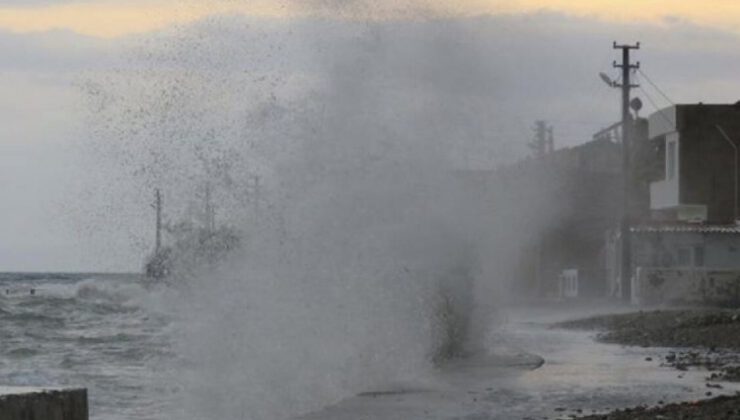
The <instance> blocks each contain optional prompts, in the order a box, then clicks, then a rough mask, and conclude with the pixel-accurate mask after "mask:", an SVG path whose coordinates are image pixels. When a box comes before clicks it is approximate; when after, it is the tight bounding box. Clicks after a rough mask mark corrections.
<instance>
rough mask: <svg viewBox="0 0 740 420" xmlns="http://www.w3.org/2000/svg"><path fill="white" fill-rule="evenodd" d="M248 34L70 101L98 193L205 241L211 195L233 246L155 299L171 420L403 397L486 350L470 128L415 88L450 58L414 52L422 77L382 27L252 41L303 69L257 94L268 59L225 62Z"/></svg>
mask: <svg viewBox="0 0 740 420" xmlns="http://www.w3.org/2000/svg"><path fill="white" fill-rule="evenodd" d="M255 31H256V32H259V31H260V29H258V28H257V29H255V26H254V24H245V23H244V22H242V21H241V20H240V19H239V18H234V17H227V18H223V19H216V18H214V19H210V20H208V21H206V22H201V23H198V24H196V25H194V27H192V28H189V30H186V31H184V32H182V33H179V34H177V35H176V36H174V38H170V39H169V41H168V42H165V43H164V45H169V47H167V48H164V49H159V50H157V49H155V50H154V51H153V52H151V53H150V54H149V55H145V59H144V60H143V63H144V64H136V63H134V64H131V65H130V67H133V68H134V69H133V70H131V69H130V70H129V71H126V72H118V73H116V74H115V75H114V76H111V75H103V76H102V79H100V80H91V81H90V82H89V83H86V84H83V85H82V86H83V88H84V89H85V90H86V92H88V93H89V95H90V98H91V104H92V106H91V109H93V113H92V117H93V123H92V124H91V127H93V128H94V129H95V130H97V131H96V134H97V135H96V137H97V138H104V139H105V140H106V141H105V142H100V143H95V145H94V147H93V149H96V150H97V151H99V152H101V153H99V154H98V156H102V157H104V158H105V161H106V162H110V163H111V164H110V165H109V166H107V167H106V168H105V170H106V171H108V173H109V174H114V175H115V177H116V178H115V179H117V180H121V182H122V183H127V184H126V185H127V188H131V187H132V186H136V185H138V186H139V195H140V196H141V195H146V194H147V192H148V191H150V190H152V189H153V188H155V187H156V188H159V189H161V190H162V191H163V192H164V194H165V197H166V199H165V202H166V213H167V216H168V218H169V221H170V225H171V226H172V225H174V224H177V223H180V222H181V221H183V220H184V221H186V222H187V223H192V224H196V225H197V224H199V223H202V220H203V217H202V216H203V215H202V211H203V210H202V209H203V191H204V188H205V186H208V188H209V191H211V192H212V196H211V197H212V199H213V201H214V205H215V207H216V219H217V224H218V225H219V226H222V227H224V228H227V229H229V230H230V231H233V232H237V233H238V235H239V237H240V240H239V244H240V246H239V247H234V248H233V249H231V250H230V252H229V253H228V255H224V256H223V258H221V259H219V261H218V262H212V261H211V262H209V263H208V264H200V263H198V264H193V262H194V261H198V259H197V258H183V259H181V260H180V262H179V263H178V267H176V270H175V274H174V275H173V276H172V278H171V279H169V282H170V283H171V284H172V285H173V286H172V287H173V288H175V289H177V290H178V293H177V294H176V295H175V296H176V297H175V298H174V299H173V300H171V301H170V302H171V303H172V306H171V307H172V308H173V310H174V311H175V313H176V316H177V317H178V318H179V319H180V322H179V334H178V336H177V337H178V342H179V345H178V348H179V354H181V356H182V357H183V359H184V360H186V361H187V363H186V364H185V365H184V366H185V368H184V369H183V373H182V376H181V377H180V379H179V380H178V381H179V382H180V385H181V386H182V389H183V391H182V392H181V397H182V401H183V402H182V404H181V407H183V408H184V410H183V413H180V414H181V415H182V416H185V417H186V418H193V419H203V418H248V419H280V418H286V417H290V416H293V415H297V414H299V413H303V412H306V411H310V410H314V409H318V408H320V407H322V406H325V405H326V404H330V403H332V402H336V401H338V400H340V399H342V398H345V397H348V396H351V395H353V394H356V393H360V392H363V391H372V390H382V389H385V388H387V387H392V386H393V384H394V383H399V382H409V381H419V380H421V378H423V377H424V376H425V375H426V374H427V373H428V372H430V371H431V370H432V369H434V365H435V363H441V362H443V361H444V359H446V358H449V357H455V356H462V355H466V354H468V353H470V352H472V351H482V350H484V348H483V345H482V344H481V343H482V342H483V336H484V335H485V329H486V326H487V325H488V318H489V316H490V314H491V310H490V308H491V307H493V306H494V302H495V300H496V298H497V297H496V292H497V290H496V287H495V283H496V281H497V279H496V278H495V275H494V273H495V271H494V270H493V269H491V262H490V260H491V254H490V253H491V252H493V251H494V249H495V247H494V246H492V244H491V242H492V240H491V237H492V236H493V233H494V226H495V224H494V223H493V214H492V209H491V207H490V204H491V201H492V198H491V196H490V190H489V189H487V187H486V186H485V185H483V186H481V185H480V183H478V182H475V180H471V172H470V171H468V170H467V169H468V168H466V167H465V165H464V164H462V163H464V162H461V160H460V152H461V150H464V149H465V145H466V143H467V142H468V138H467V137H468V136H470V139H471V140H472V141H477V140H478V139H477V138H475V136H474V135H472V133H470V132H469V130H470V126H466V122H467V121H471V122H472V121H473V120H475V119H476V118H478V117H473V116H468V115H467V114H465V113H461V112H460V111H459V110H458V109H455V104H463V102H464V99H463V98H464V95H461V94H456V93H455V92H454V87H455V83H454V80H445V77H446V75H445V73H439V71H438V69H435V70H431V67H435V66H436V65H437V64H440V65H441V64H443V61H444V59H443V58H442V57H441V56H440V54H441V53H444V51H447V50H448V48H449V45H448V44H447V43H442V44H440V48H441V49H440V50H436V49H435V44H434V43H432V44H429V43H426V42H422V44H421V46H422V47H423V48H421V50H424V51H426V54H428V55H427V56H425V57H426V58H427V60H428V62H426V63H424V64H421V65H420V64H419V63H418V62H417V61H416V60H417V59H418V58H419V55H418V54H417V55H415V56H414V57H412V60H409V58H408V55H407V54H406V53H407V52H408V51H409V49H410V48H414V45H415V43H417V42H419V40H418V38H416V37H407V38H406V39H405V40H404V43H405V44H404V45H402V46H401V48H399V46H398V45H396V44H394V42H395V41H396V38H395V35H396V31H397V29H396V28H394V27H393V26H390V25H387V24H382V23H377V24H358V23H356V22H340V23H337V24H336V25H335V26H334V27H331V28H330V29H329V30H327V31H326V32H323V33H321V37H318V33H317V32H316V31H315V27H314V26H312V24H311V22H299V23H297V24H296V25H295V26H294V27H291V28H289V29H288V30H284V31H283V32H278V34H277V35H274V37H275V38H273V39H269V40H266V41H265V40H263V43H264V42H266V43H267V44H269V45H272V46H273V47H275V51H300V52H301V54H299V55H296V56H290V57H289V58H287V59H286V58H281V59H279V60H277V61H278V62H283V63H285V62H290V63H291V67H290V68H291V71H286V69H285V68H283V67H280V66H278V67H280V68H279V69H278V70H279V71H276V72H275V73H273V74H270V76H269V77H266V78H265V77H263V76H261V74H265V73H267V74H269V73H270V72H269V69H270V66H271V65H273V64H274V62H275V58H274V57H273V56H272V55H268V56H266V57H265V59H264V62H263V61H260V60H259V59H257V58H255V56H254V55H249V56H248V58H245V57H244V56H240V55H231V54H229V53H228V52H229V51H238V50H240V49H239V48H243V47H239V48H237V49H236V50H234V48H236V47H235V45H237V43H244V42H245V39H246V38H249V37H250V36H252V37H253V36H254V32H255ZM240 33H244V37H245V39H240V38H239V37H238V36H237V35H238V34H240ZM327 40H328V41H329V42H330V47H327V45H326V44H324V43H323V42H324V41H327ZM206 45H207V46H211V47H213V48H205V47H204V46H206ZM239 45H241V44H239ZM255 45H257V46H256V47H255V48H262V47H264V45H263V44H260V43H259V42H257V43H256V44H255ZM307 52H310V53H307ZM458 54H459V51H458ZM253 60H257V61H253ZM266 63H270V64H266ZM412 67H417V68H418V70H419V71H420V72H421V73H420V75H421V76H423V77H421V78H420V79H418V80H416V79H414V78H413V77H411V73H413V72H412V71H410V68H412ZM245 69H246V70H245ZM449 76H450V77H452V78H453V79H457V78H458V77H459V75H457V74H450V75H449ZM101 80H102V82H101ZM464 87H465V86H464ZM466 88H467V87H466ZM451 89H453V90H452V91H451ZM96 121H97V124H96ZM463 161H464V160H463ZM126 177H128V179H126ZM257 180H258V181H259V183H257V182H256V181H257ZM131 189H132V190H135V188H131ZM114 191H115V190H114ZM114 195H115V194H114ZM112 200H121V198H120V197H112ZM170 239H171V238H170ZM477 303H479V304H480V305H477Z"/></svg>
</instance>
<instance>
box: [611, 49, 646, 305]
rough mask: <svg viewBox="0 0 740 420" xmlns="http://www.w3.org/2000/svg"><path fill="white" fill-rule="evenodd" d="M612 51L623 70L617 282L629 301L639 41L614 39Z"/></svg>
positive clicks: (630, 295) (630, 294)
mask: <svg viewBox="0 0 740 420" xmlns="http://www.w3.org/2000/svg"><path fill="white" fill-rule="evenodd" d="M614 49H615V50H622V64H617V62H616V61H615V62H614V67H615V68H619V69H621V70H622V83H621V84H615V86H616V87H621V88H622V194H623V197H622V220H621V222H620V232H621V238H622V241H621V242H622V250H621V251H622V252H621V255H622V261H621V262H622V264H621V270H620V281H621V285H622V299H624V300H626V301H628V302H629V301H630V300H631V298H632V240H631V239H632V238H631V234H630V224H631V217H630V215H631V212H630V207H631V205H630V191H631V190H632V171H631V162H630V160H631V159H630V153H631V147H630V146H631V141H632V131H633V123H632V114H630V90H631V89H632V88H636V87H639V86H638V85H633V84H632V83H631V82H630V76H631V73H632V70H633V69H639V68H640V63H639V62H638V63H636V64H632V63H631V61H630V51H631V50H639V49H640V43H639V42H638V43H637V44H635V45H618V44H617V43H616V42H614Z"/></svg>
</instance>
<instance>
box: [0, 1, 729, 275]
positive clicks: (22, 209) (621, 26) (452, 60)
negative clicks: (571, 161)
mask: <svg viewBox="0 0 740 420" xmlns="http://www.w3.org/2000/svg"><path fill="white" fill-rule="evenodd" d="M214 16H221V17H223V16H229V19H224V18H218V19H214ZM240 22H241V23H240ZM367 22H373V25H375V26H373V28H374V29H373V30H370V31H369V30H367V27H368V24H367ZM295 28H299V29H297V30H296V31H297V32H300V33H304V34H305V33H309V34H311V36H310V38H312V39H313V40H314V43H313V44H310V45H311V48H307V47H306V45H308V44H307V43H306V40H305V37H299V36H296V35H295V33H294V31H293V29H295ZM358 28H360V29H358ZM368 34H369V35H368ZM739 38H740V3H738V2H737V1H735V0H707V1H701V2H695V1H685V0H650V1H645V0H642V1H640V2H638V1H632V0H626V1H620V2H614V1H596V0H571V1H568V0H550V1H545V0H520V1H517V0H508V1H507V0H503V1H493V0H488V1H486V0H468V1H464V0H457V1H448V2H446V1H439V0H438V1H434V2H429V1H413V0H405V1H398V0H395V1H390V0H388V1H373V2H365V1H362V0H344V1H342V0H300V1H299V0H251V1H240V0H221V1H197V0H128V1H123V0H77V1H75V0H72V1H67V0H55V1H46V0H23V1H20V0H17V1H16V0H0V76H1V77H0V92H2V93H3V94H2V95H0V193H1V194H2V201H0V271H18V270H20V271H130V270H137V269H139V266H140V263H141V260H142V258H143V255H145V254H146V252H147V247H148V246H149V245H148V243H147V241H148V239H149V238H148V236H147V234H148V231H147V229H148V227H149V222H150V221H149V220H148V219H146V215H147V214H148V213H147V211H148V207H147V205H148V201H147V199H146V198H145V197H144V196H142V197H139V198H135V193H134V194H132V197H134V198H132V199H131V200H130V201H129V205H117V206H116V208H115V209H110V207H111V206H112V205H110V203H101V202H100V201H102V200H105V199H104V198H101V197H103V196H104V195H103V196H99V195H96V194H95V191H96V188H97V187H96V183H105V182H109V181H106V180H100V179H98V178H97V177H98V174H99V171H95V170H94V166H95V165H96V162H95V161H91V159H90V156H89V154H88V153H87V151H86V148H89V143H86V142H85V141H84V140H83V139H84V138H86V137H88V136H89V133H90V124H91V122H90V119H91V111H90V104H89V101H87V99H88V98H86V96H87V95H88V94H89V92H87V91H85V90H84V89H81V87H80V86H81V85H85V83H86V82H87V81H89V80H106V79H105V78H103V79H101V76H100V75H106V77H108V78H111V77H112V76H111V74H115V75H116V77H124V78H126V77H127V78H129V79H131V78H135V77H137V76H136V75H140V74H142V73H147V72H157V73H158V74H159V72H161V71H163V70H164V68H165V67H166V66H167V64H162V63H160V62H158V61H156V60H152V59H151V57H152V56H154V55H155V54H154V53H151V51H152V50H155V51H158V53H157V54H159V53H161V51H163V50H167V51H169V53H170V55H174V54H184V55H187V54H188V48H189V47H190V46H193V45H196V46H197V45H200V46H202V45H204V44H203V39H207V40H211V41H210V42H211V44H208V45H210V48H209V49H208V51H205V52H203V51H201V52H199V53H198V54H201V55H200V56H199V59H200V60H202V63H214V62H218V60H223V57H220V56H218V54H219V51H220V54H221V55H228V54H231V53H232V52H233V53H234V54H244V55H245V56H249V57H251V58H250V59H245V60H246V61H245V62H244V63H243V64H244V66H245V68H249V69H251V70H250V71H253V72H254V73H259V74H263V75H265V74H267V75H269V74H278V73H279V74H281V75H283V76H282V77H289V78H290V80H298V79H301V78H306V77H311V76H310V75H311V74H315V73H317V72H319V71H320V70H319V68H320V67H321V66H320V65H318V64H317V63H321V62H322V61H324V62H325V61H326V60H325V59H327V58H328V59H329V60H334V61H333V62H334V63H335V64H336V65H341V66H349V67H350V68H353V67H352V66H355V65H358V64H357V63H361V60H362V59H363V57H371V58H373V57H374V58H379V57H382V60H383V65H382V66H381V67H376V68H378V69H379V71H382V72H384V73H383V78H385V79H387V80H389V84H391V85H395V86H400V87H403V89H407V90H408V91H409V92H415V91H414V90H412V89H411V88H410V86H416V88H414V89H418V91H423V92H427V91H428V92H434V94H435V96H434V97H433V100H436V101H439V99H438V98H443V99H442V101H444V98H449V103H448V104H442V105H439V106H438V108H439V109H445V110H446V111H445V112H446V113H447V114H446V115H445V116H444V117H443V118H448V119H449V121H460V126H461V127H462V126H464V127H465V130H464V133H463V134H464V135H466V136H469V137H476V136H478V137H479V138H480V140H479V141H478V142H477V143H476V142H475V141H471V143H470V144H468V145H467V146H466V147H467V149H466V148H462V149H461V150H462V151H461V154H463V155H464V156H463V157H462V158H461V159H462V160H463V161H472V162H474V163H476V164H480V165H481V166H485V165H486V158H485V156H488V155H487V153H493V152H491V151H490V150H488V149H487V148H486V147H487V144H488V143H491V144H493V143H495V144H497V149H496V152H495V153H496V154H497V159H501V158H503V157H506V158H516V157H517V156H521V153H522V152H523V151H524V150H525V149H526V148H525V147H524V146H523V145H524V144H526V142H527V141H528V140H529V138H530V137H531V130H530V127H531V125H532V123H533V121H534V120H536V119H546V120H548V121H550V123H551V124H553V125H554V127H555V132H556V141H557V143H558V144H559V145H560V146H561V147H562V146H571V145H575V144H579V143H582V142H584V141H587V140H588V138H589V135H590V133H593V132H595V131H597V130H598V129H599V128H601V127H604V126H607V125H609V123H610V122H612V121H614V120H616V119H617V118H618V111H619V108H618V102H617V100H618V96H617V94H616V92H613V91H610V90H609V89H608V88H607V87H606V86H604V85H603V84H602V82H601V81H600V80H599V79H598V76H597V75H598V73H599V72H602V71H604V72H607V73H608V74H611V75H615V74H616V72H615V70H614V69H612V67H611V63H612V60H614V59H617V54H616V53H615V52H614V51H613V50H612V48H611V43H612V41H615V40H616V41H620V42H625V43H632V42H635V41H638V40H639V41H641V42H642V46H643V48H642V49H641V50H640V51H638V52H636V53H635V55H636V58H637V59H638V60H640V61H641V62H642V66H643V70H644V72H645V74H647V75H648V76H650V79H651V80H652V81H654V82H656V84H657V85H658V86H659V87H660V88H661V91H662V92H664V93H666V94H667V96H668V99H670V100H671V101H673V102H699V101H703V102H735V101H737V100H738V99H740V72H738V71H737V69H738V68H739V66H740V47H738V45H740V42H739V41H740V39H739ZM173 39H176V40H177V42H174V41H173ZM265 40H268V41H265ZM317 44H321V45H319V46H318V47H317ZM275 45H279V46H280V48H273V46H275ZM283 47H285V48H284V49H283ZM313 49H315V51H314V50H313ZM309 50H310V51H312V52H310V53H309V52H307V51H309ZM358 51H362V54H364V55H362V54H358ZM322 54H323V55H322ZM142 56H143V57H145V58H144V59H143V60H142V58H141V57H142ZM181 56H182V55H181ZM181 56H180V57H181ZM330 56H331V57H330ZM334 56H339V57H342V58H339V59H338V58H335V57H334ZM332 57H333V58H332ZM179 60H180V61H182V60H183V59H181V58H180V59H179ZM250 60H251V61H250ZM159 66H162V68H160V67H159ZM225 71H226V70H224V72H225ZM219 74H223V73H219ZM286 74H289V75H290V76H285V75H286ZM642 84H643V86H644V89H641V90H637V91H636V94H637V95H639V96H641V97H643V99H644V100H643V102H645V103H646V110H645V112H652V111H654V109H655V108H656V107H658V108H659V107H663V106H667V105H669V102H668V100H667V99H666V98H664V97H663V96H662V95H661V93H660V92H658V91H656V90H655V89H654V88H653V87H652V86H651V85H650V84H648V83H647V81H644V80H643V81H642ZM429 100H430V101H431V100H432V99H429ZM651 102H654V103H655V104H654V105H653V103H651ZM485 112H490V114H491V115H494V116H495V118H492V117H491V115H484V114H485ZM477 115H479V116H478V117H476V116H477ZM92 117H95V115H92ZM121 124H122V123H121ZM445 135H449V133H447V132H445ZM466 159H467V160H466ZM493 160H495V159H491V161H493ZM481 162H482V163H481ZM139 195H142V194H139ZM106 206H107V207H106ZM92 209H94V210H92ZM103 209H108V210H106V211H103ZM142 209H144V210H142ZM91 214H95V215H94V216H91ZM108 218H109V219H110V220H108ZM132 230H133V231H136V232H135V233H134V234H132V232H131V231H132Z"/></svg>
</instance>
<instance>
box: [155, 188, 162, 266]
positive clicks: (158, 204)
mask: <svg viewBox="0 0 740 420" xmlns="http://www.w3.org/2000/svg"><path fill="white" fill-rule="evenodd" d="M154 210H155V211H156V213H157V222H156V230H157V232H156V238H155V242H154V252H155V253H159V251H160V249H161V248H162V193H161V192H160V191H159V188H157V189H156V190H155V191H154Z"/></svg>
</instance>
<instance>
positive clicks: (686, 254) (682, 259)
mask: <svg viewBox="0 0 740 420" xmlns="http://www.w3.org/2000/svg"><path fill="white" fill-rule="evenodd" d="M677 262H678V265H679V266H687V265H691V250H690V249H688V248H681V249H679V250H678V261H677Z"/></svg>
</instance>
